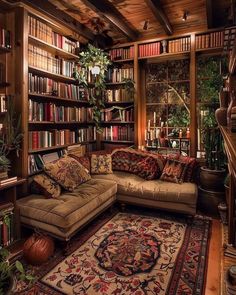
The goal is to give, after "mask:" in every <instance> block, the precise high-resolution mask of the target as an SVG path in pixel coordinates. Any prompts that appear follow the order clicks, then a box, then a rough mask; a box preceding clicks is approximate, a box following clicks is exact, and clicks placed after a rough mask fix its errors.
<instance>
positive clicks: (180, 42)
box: [167, 37, 190, 53]
mask: <svg viewBox="0 0 236 295" xmlns="http://www.w3.org/2000/svg"><path fill="white" fill-rule="evenodd" d="M167 50H168V53H176V52H184V51H189V50H190V37H183V38H179V39H175V40H169V41H168V49H167Z"/></svg>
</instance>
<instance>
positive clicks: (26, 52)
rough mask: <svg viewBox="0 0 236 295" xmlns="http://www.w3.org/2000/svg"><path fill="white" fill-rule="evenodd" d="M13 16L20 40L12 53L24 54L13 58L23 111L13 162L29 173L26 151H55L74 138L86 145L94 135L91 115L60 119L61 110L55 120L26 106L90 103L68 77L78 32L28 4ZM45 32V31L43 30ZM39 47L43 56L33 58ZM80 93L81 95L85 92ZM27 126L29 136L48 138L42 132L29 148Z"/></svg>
mask: <svg viewBox="0 0 236 295" xmlns="http://www.w3.org/2000/svg"><path fill="white" fill-rule="evenodd" d="M16 18H17V20H18V23H19V25H18V26H17V27H16V34H17V36H18V42H19V44H20V46H18V47H16V50H15V54H16V55H17V56H21V57H23V61H22V62H21V61H20V60H19V61H17V66H18V68H19V71H18V73H17V74H16V80H17V81H18V83H17V92H18V93H19V99H18V102H17V107H19V110H21V113H22V131H23V133H24V140H23V146H22V153H21V158H20V162H21V163H20V164H19V165H17V166H18V167H21V168H20V172H21V175H22V176H23V177H28V175H30V174H31V173H30V171H28V167H29V163H28V161H29V160H30V158H29V156H30V155H32V154H34V155H36V154H40V155H44V154H47V153H51V152H54V151H55V152H56V151H57V152H58V153H60V151H63V150H64V149H65V148H67V146H68V145H73V144H82V145H86V146H87V147H88V149H89V150H91V149H92V148H93V147H95V143H96V137H94V136H95V135H96V133H95V132H94V123H93V122H92V119H80V120H78V121H77V120H74V119H70V117H68V118H67V117H66V119H63V116H65V114H64V115H63V114H60V117H59V120H58V119H55V118H53V119H51V118H50V119H49V117H46V116H45V115H44V114H43V115H42V117H41V118H40V119H39V118H38V117H37V116H36V117H35V118H33V119H30V120H29V115H30V112H31V110H29V101H32V102H34V103H35V106H36V109H37V105H38V104H42V105H41V108H42V109H44V108H45V107H46V105H47V104H50V105H52V106H53V107H54V108H55V110H57V108H58V112H59V110H60V108H61V109H62V110H64V109H67V111H68V112H70V110H69V109H71V110H72V109H80V108H81V110H80V111H82V110H85V111H86V110H87V108H91V106H90V105H89V102H88V95H89V94H88V93H87V92H86V93H83V92H79V93H78V91H79V90H80V91H83V89H82V88H81V86H79V85H78V82H77V81H76V80H75V79H74V78H73V77H72V74H73V67H74V66H76V65H77V63H78V61H79V57H78V55H77V53H78V52H77V51H76V50H77V49H78V47H79V44H78V42H79V41H80V40H79V39H77V38H79V35H78V34H77V33H76V32H74V31H73V30H72V29H71V28H69V27H66V26H64V25H62V24H61V23H60V22H59V21H57V20H56V19H53V18H50V16H43V15H42V14H40V13H39V14H37V11H35V10H34V9H31V8H30V7H25V8H21V7H17V8H16ZM32 23H36V24H38V28H39V27H41V28H43V30H42V31H41V32H40V31H39V30H38V31H37V25H36V26H34V25H33V26H32V27H31V24H32ZM48 32H49V35H48V34H47V33H48ZM51 32H53V35H50V34H51ZM40 34H41V35H40ZM67 36H70V37H67ZM72 36H73V37H72ZM69 38H70V39H69ZM72 38H73V39H72ZM40 53H41V54H42V59H39V58H38V56H39V54H40ZM46 57H47V58H46ZM37 59H38V60H37ZM46 63H47V64H46ZM51 69H52V70H51ZM30 75H31V76H30ZM32 79H33V80H32ZM49 80H50V81H49ZM31 83H34V87H32V84H31ZM47 83H48V84H47ZM56 85H57V86H56ZM92 86H93V85H92V84H91V87H92ZM35 87H36V88H37V89H36V88H35ZM81 89H82V90H81ZM65 91H66V92H65ZM64 92H65V93H64ZM64 94H66V95H64ZM84 95H85V96H86V98H84ZM36 109H35V110H36ZM45 110H46V109H45ZM47 112H48V110H47ZM36 113H37V110H36ZM53 115H54V114H53ZM43 116H45V118H44V117H43ZM76 118H77V117H76ZM81 129H83V130H87V131H86V135H82V136H86V137H84V140H83V139H80V136H81V135H80V134H82V133H81V132H82V131H81ZM64 131H65V132H68V134H70V139H69V140H68V138H67V139H66V137H63V136H66V135H61V134H63V133H61V132H64ZM32 132H33V133H34V134H36V135H34V136H37V138H41V137H42V136H48V139H46V138H45V139H44V140H43V141H41V142H40V143H39V145H38V142H37V144H34V148H32V147H31V145H32V143H31V142H30V140H32V139H31V138H30V137H29V136H32ZM57 132H58V133H57ZM37 133H38V134H37ZM57 134H58V135H57ZM40 136H41V137H40ZM54 136H62V137H63V138H62V137H61V139H60V138H59V139H57V138H56V137H55V138H54ZM35 138H36V137H35ZM37 140H38V139H37ZM40 140H41V139H40ZM54 140H55V142H54ZM58 140H59V141H58ZM47 141H48V143H47ZM44 142H46V146H45V147H44V146H43V145H44ZM60 142H62V144H60ZM64 142H66V144H64ZM55 143H56V144H55ZM57 143H59V144H57Z"/></svg>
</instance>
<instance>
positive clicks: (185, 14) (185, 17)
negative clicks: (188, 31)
mask: <svg viewBox="0 0 236 295" xmlns="http://www.w3.org/2000/svg"><path fill="white" fill-rule="evenodd" d="M187 17H188V12H187V11H184V13H183V16H182V21H183V22H185V21H186V20H187Z"/></svg>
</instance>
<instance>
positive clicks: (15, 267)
mask: <svg viewBox="0 0 236 295" xmlns="http://www.w3.org/2000/svg"><path fill="white" fill-rule="evenodd" d="M8 258H9V251H8V250H7V249H5V248H2V249H0V294H11V292H16V291H17V294H19V293H20V292H23V291H25V290H26V289H28V288H30V287H31V286H32V284H33V282H34V281H35V277H34V276H33V275H31V274H28V273H27V272H26V271H25V269H24V267H23V265H22V263H21V262H20V261H19V260H16V262H15V263H12V264H10V263H9V260H8ZM17 282H18V283H17Z"/></svg>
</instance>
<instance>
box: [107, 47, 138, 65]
mask: <svg viewBox="0 0 236 295" xmlns="http://www.w3.org/2000/svg"><path fill="white" fill-rule="evenodd" d="M108 53H109V56H110V59H111V60H112V61H113V60H119V59H132V58H134V46H130V47H126V48H115V49H111V50H109V52H108Z"/></svg>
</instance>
